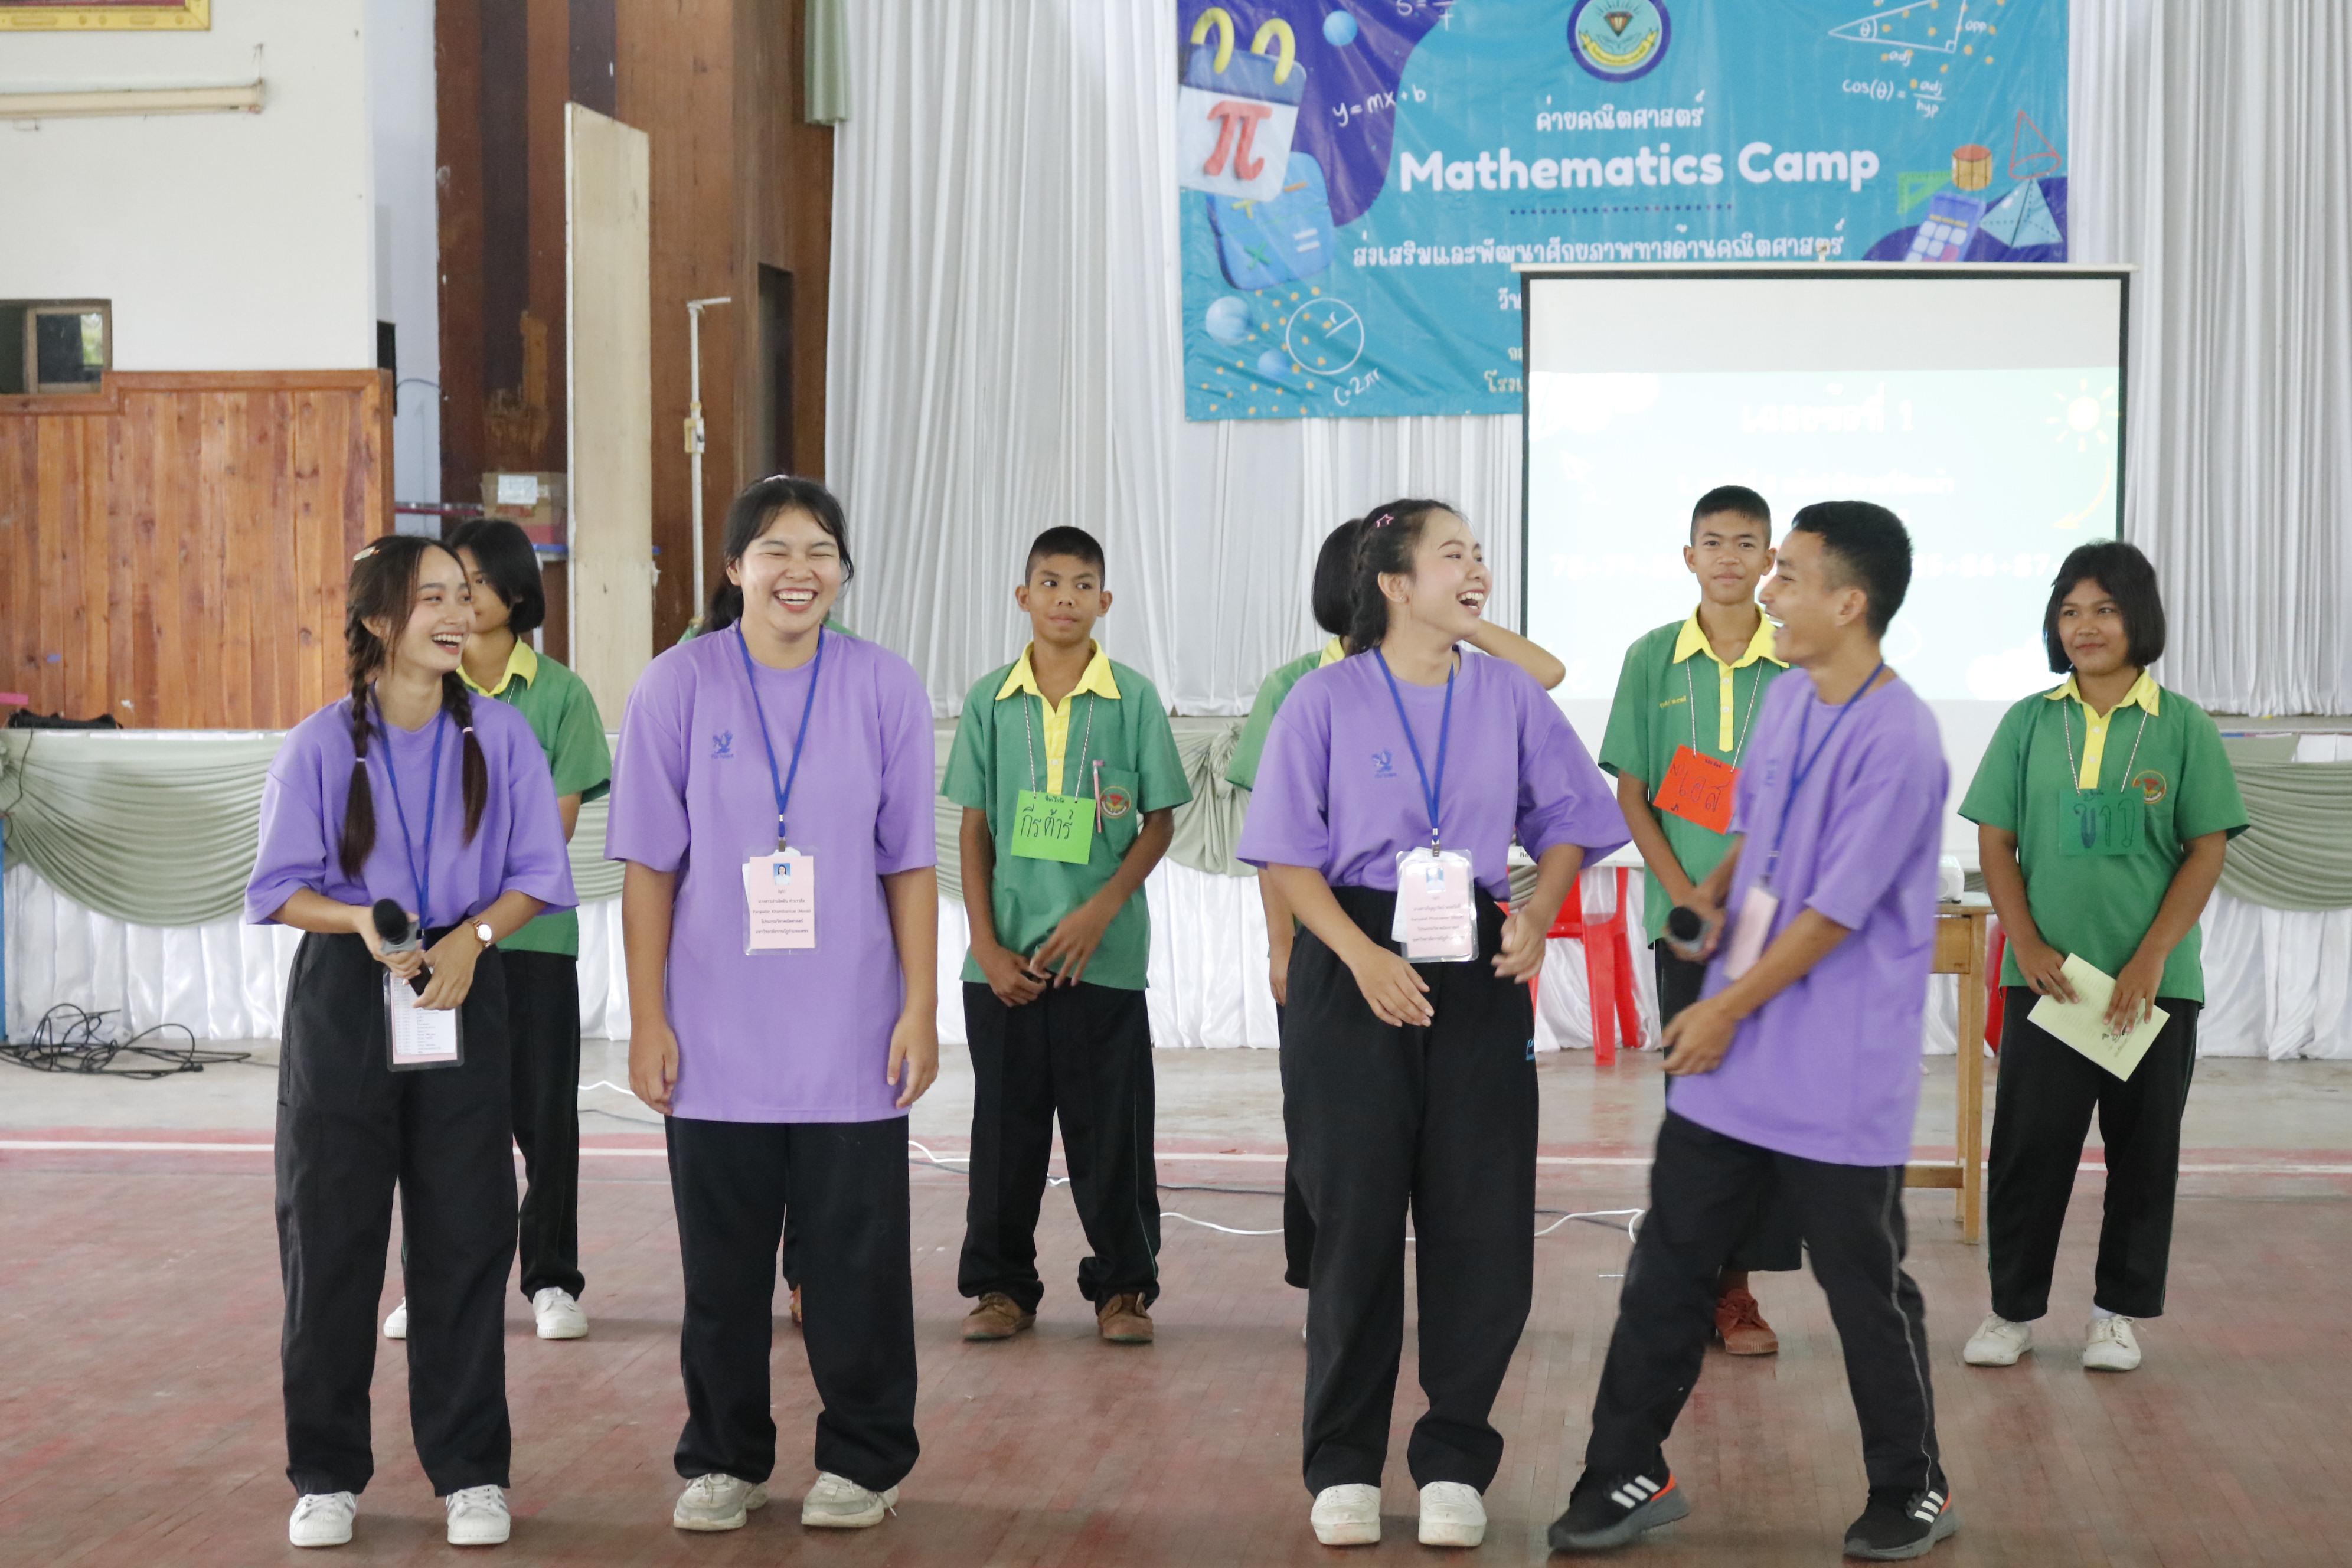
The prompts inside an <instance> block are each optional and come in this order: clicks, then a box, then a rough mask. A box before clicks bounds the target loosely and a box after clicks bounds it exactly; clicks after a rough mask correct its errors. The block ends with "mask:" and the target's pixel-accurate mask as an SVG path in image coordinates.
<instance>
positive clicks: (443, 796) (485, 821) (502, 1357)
mask: <svg viewBox="0 0 2352 1568" xmlns="http://www.w3.org/2000/svg"><path fill="white" fill-rule="evenodd" d="M347 597H348V603H349V609H348V611H347V613H346V616H345V622H344V640H345V643H346V645H347V647H348V649H349V662H350V669H351V681H352V691H351V696H350V697H349V698H348V699H345V700H339V701H337V702H335V703H333V704H331V705H330V706H329V707H326V708H323V709H321V710H319V711H318V712H316V713H314V714H312V715H311V716H310V718H308V719H306V720H304V721H302V722H301V723H299V724H298V725H296V726H295V727H294V729H293V730H292V731H290V732H289V734H288V735H287V737H286V743H285V745H284V746H283V747H281V748H280V749H279V751H278V756H277V758H276V760H275V761H273V762H272V763H270V766H269V780H268V784H267V785H266V786H265V787H264V789H263V791H262V796H261V842H260V847H259V852H258V854H257V856H256V858H255V861H254V868H253V876H252V879H251V880H250V881H248V882H247V885H246V894H245V910H246V918H247V920H249V921H253V922H255V923H256V924H263V923H267V922H269V921H276V922H278V923H279V924H282V925H289V926H293V927H295V928H296V929H298V930H299V931H307V932H309V933H310V934H308V935H307V936H305V937H304V938H303V939H302V945H301V947H300V949H299V951H298V952H296V953H295V956H294V972H293V975H292V978H291V979H290V981H289V984H288V986H287V992H286V1017H285V1024H284V1028H283V1037H284V1038H283V1045H282V1047H281V1049H280V1056H279V1061H278V1136H277V1149H278V1257H279V1259H280V1262H281V1265H282V1267H283V1268H284V1271H285V1277H286V1326H285V1333H284V1335H283V1340H282V1343H281V1347H280V1351H279V1355H280V1360H281V1362H282V1365H283V1372H284V1376H285V1384H286V1450H287V1461H288V1462H287V1468H286V1474H287V1477H288V1479H290V1480H292V1481H293V1483H294V1488H295V1490H296V1492H297V1493H298V1494H299V1500H298V1501H297V1502H296V1504H295V1507H294V1517H293V1520H292V1521H291V1523H290V1524H289V1531H288V1533H289V1539H291V1540H292V1542H293V1543H294V1544H295V1545H297V1546H338V1545H341V1544H342V1543H343V1542H347V1541H349V1540H350V1539H351V1537H352V1514H353V1512H354V1511H355V1510H356V1504H355V1502H354V1498H355V1495H356V1494H357V1493H359V1492H361V1491H363V1490H365V1489H366V1487H367V1484H368V1480H369V1478H370V1477H371V1475H372V1474H373V1471H374V1468H375V1467H374V1458H373V1453H372V1452H371V1448H370V1443H369V1432H368V1414H367V1411H368V1383H369V1379H370V1377H371V1375H372V1374H373V1371H374V1368H375V1311H376V1299H377V1297H378V1296H379V1295H381V1294H382V1293H383V1261H384V1248H385V1246H386V1244H387V1242H388V1241H389V1239H390V1236H391V1230H392V1194H393V1188H394V1183H395V1182H397V1183H398V1185H399V1189H400V1198H401V1218H402V1231H403V1235H404V1238H405V1241H406V1250H405V1255H404V1263H403V1268H404V1274H405V1276H406V1280H407V1288H408V1316H409V1334H408V1405H409V1421H410V1425H411V1426H412V1428H413V1429H414V1431H415V1439H416V1457H417V1458H418V1459H419V1460H420V1461H422V1462H423V1464H424V1467H425V1476H426V1478H427V1479H430V1480H431V1481H432V1483H433V1489H434V1491H435V1492H436V1493H438V1494H439V1495H440V1496H441V1497H442V1498H443V1500H445V1502H446V1507H447V1511H448V1534H449V1541H450V1543H451V1544H453V1545H459V1546H468V1545H475V1546H478V1545H490V1544H495V1543H497V1542H503V1541H504V1540H506V1539H507V1534H508V1530H509V1521H508V1514H507V1504H506V1498H505V1495H504V1493H503V1491H502V1489H503V1488H504V1487H505V1486H506V1484H507V1468H508V1458H509V1451H510V1449H511V1447H512V1441H511V1437H510V1435H509V1427H508V1425H507V1402H506V1350H505V1332H506V1325H505V1313H504V1301H503V1298H504V1295H505V1291H506V1279H507V1269H508V1267H509V1265H510V1264H511V1263H512V1262H513V1261H514V1247H515V1184H514V1167H513V1165H512V1164H511V1163H510V1160H509V1152H508V1151H509V1110H508V1103H509V1096H508V1083H507V1079H508V1065H509V1051H508V1036H507V997H506V975H505V970H504V968H503V965H502V961H501V959H500V957H499V951H498V949H497V947H496V946H495V945H493V944H494V943H496V942H498V941H499V939H501V938H503V937H508V936H511V935H512V934H514V933H515V932H516V931H520V930H521V929H522V927H523V926H524V925H526V924H527V923H529V922H530V920H531V918H532V917H533V916H535V915H537V914H538V913H539V912H540V911H541V910H547V909H569V908H570V907H571V906H572V864H571V861H570V859H569V858H568V857H567V856H566V855H565V853H564V847H563V830H562V826H561V825H560V824H559V822H558V820H557V817H556V808H555V787H554V784H552V782H551V780H550V778H549V776H548V769H547V758H546V756H545V754H544V753H542V752H541V751H540V748H539V742H538V741H537V739H536V738H534V737H533V736H532V734H531V731H530V722H529V721H526V720H525V719H524V718H523V716H522V715H521V714H520V713H519V712H517V711H515V710H513V709H511V708H509V707H508V706H507V705H506V704H505V703H502V702H479V703H478V702H475V701H473V700H471V699H470V698H469V697H468V696H467V691H466V688H465V685H464V683H463V682H462V681H460V680H459V679H457V662H458V658H459V656H460V654H461V652H462V650H463V649H464V647H465V642H466V634H467V631H469V630H470V629H471V628H472V626H473V608H472V604H471V600H470V599H469V597H468V595H467V589H466V574H465V572H464V570H463V568H461V567H460V566H459V565H458V563H457V557H456V556H455V555H452V554H451V553H450V552H448V551H446V550H445V549H443V548H442V547H441V546H440V545H438V544H436V543H433V542H430V541H427V540H424V539H418V538H413V537H407V538H404V537H392V538H385V539H379V540H377V541H376V542H374V543H373V544H371V545H369V546H368V547H367V548H366V549H365V550H362V552H360V553H359V556H358V558H357V560H356V561H355V562H354V563H353V564H352V574H351V585H350V590H349V593H348V595H347ZM387 900H388V902H387ZM376 910H382V911H383V915H384V916H385V919H386V923H388V924H390V925H392V926H394V927H395V928H400V927H405V926H406V925H407V924H408V923H409V922H411V921H414V923H415V925H416V926H417V927H418V928H421V929H420V931H419V932H418V935H419V936H420V937H421V941H422V944H423V945H422V946H421V947H410V948H408V949H407V950H406V951H403V952H387V951H385V942H386V941H387V940H390V941H392V942H395V943H396V942H399V941H400V936H401V932H400V931H399V930H397V929H395V930H394V932H393V933H392V934H391V936H390V937H389V939H387V937H386V935H385V934H383V932H382V931H380V929H379V926H378V922H377V921H376V919H375V918H374V911H376ZM395 1001H397V1002H398V1003H399V1004H401V1009H400V1013H401V1015H404V1016H401V1018H400V1022H401V1025H402V1027H401V1028H400V1030H399V1032H398V1033H395V1032H394V1023H393V1020H394V1016H395V1015H394V1012H393V1004H394V1002H395ZM412 1003H413V1005H414V1008H415V1009H421V1011H413V1010H412V1009H411V1006H410V1004H412ZM452 1011H454V1012H455V1013H456V1014H457V1030H456V1037H455V1040H454V1042H452V1041H449V1040H448V1039H447V1037H446V1035H445V1036H443V1037H442V1038H439V1039H436V1038H434V1037H433V1036H434V1034H435V1033H436V1031H435V1030H434V1029H432V1028H427V1029H425V1030H424V1031H420V1032H421V1033H422V1034H424V1036H425V1039H424V1041H423V1042H422V1043H423V1044H425V1045H427V1046H431V1047H438V1048H433V1049H425V1050H415V1049H407V1050H404V1049H403V1048H401V1044H402V1042H403V1041H406V1040H411V1039H413V1036H412V1033H411V1031H410V1030H409V1029H408V1028H407V1027H406V1025H407V1024H408V1023H410V1022H411V1021H412V1020H424V1021H425V1023H426V1024H428V1025H434V1024H438V1023H439V1022H440V1021H443V1020H446V1019H447V1018H448V1017H449V1016H450V1013H451V1012H452ZM441 1027H442V1028H444V1029H446V1025H442V1026H441ZM451 1044H454V1046H455V1047H456V1048H455V1051H454V1053H453V1052H452V1051H451V1050H450V1049H448V1048H447V1047H448V1046H449V1045H451ZM453 1055H454V1058H455V1059H452V1056H453Z"/></svg>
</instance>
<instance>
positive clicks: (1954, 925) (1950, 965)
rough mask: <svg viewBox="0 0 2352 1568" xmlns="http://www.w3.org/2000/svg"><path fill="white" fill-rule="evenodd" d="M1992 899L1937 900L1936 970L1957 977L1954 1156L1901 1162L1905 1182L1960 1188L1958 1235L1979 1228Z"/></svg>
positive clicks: (1971, 1234)
mask: <svg viewBox="0 0 2352 1568" xmlns="http://www.w3.org/2000/svg"><path fill="white" fill-rule="evenodd" d="M1991 918H1992V905H1991V904H1990V902H1988V901H1986V900H1984V898H1983V897H1982V895H1979V896H1977V897H1975V898H1972V899H1961V900H1952V901H1949V902H1946V903H1941V904H1938V905H1937V906H1936V961H1935V963H1934V965H1933V967H1932V969H1931V971H1930V973H1936V974H1957V975H1958V976H1959V977H1960V1039H1959V1046H1960V1049H1959V1055H1958V1056H1957V1057H1956V1058H1953V1060H1954V1063H1955V1066H1956V1068H1957V1070H1958V1074H1959V1092H1958V1095H1957V1096H1956V1098H1957V1099H1958V1101H1959V1130H1958V1138H1957V1139H1956V1140H1955V1147H1956V1148H1957V1149H1958V1152H1959V1158H1958V1159H1957V1160H1950V1161H1944V1160H1935V1161H1918V1160H1915V1161H1913V1162H1912V1163H1910V1164H1908V1165H1906V1166H1905V1167H1904V1172H1903V1184H1904V1185H1905V1186H1906V1187H1957V1188H1958V1189H1959V1211H1960V1239H1961V1240H1962V1241H1967V1242H1974V1241H1976V1240H1978V1239H1979V1237H1981V1236H1982V1235H1983V1234H1984V1031H1985V999H1986V977H1985V969H1984V963H1985V936H1986V930H1985V928H1986V923H1987V922H1988V921H1990V920H1991Z"/></svg>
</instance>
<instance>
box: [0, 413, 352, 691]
mask: <svg viewBox="0 0 2352 1568" xmlns="http://www.w3.org/2000/svg"><path fill="white" fill-rule="evenodd" d="M391 458H392V385H391V377H390V375H389V374H386V373H383V372H380V371H310V372H282V373H281V372H236V373H221V374H190V373H183V372H157V373H147V374H129V373H125V374H110V375H108V376H107V377H106V379H105V381H104V383H103V384H102V387H101V390H100V392H99V393H98V394H97V395H94V396H74V397H0V567H5V578H0V658H5V671H0V687H5V688H6V689H11V690H23V691H26V692H27V693H29V694H30V695H31V697H32V699H33V705H34V706H35V707H36V708H37V709H38V710H41V711H43V712H65V713H68V714H71V715H73V716H74V717H77V718H89V717H94V716H95V715H97V714H100V713H111V714H113V715H114V717H115V718H116V719H117V720H118V721H121V722H122V723H124V724H126V725H131V726H133V727H136V728H141V729H272V730H274V729H283V728H285V727H287V726H289V725H291V724H294V723H296V722H298V721H300V720H301V719H302V718H304V717H305V716H306V715H308V714H309V713H310V712H311V711H313V710H316V709H318V708H320V707H321V706H323V705H324V704H325V703H327V702H328V701H329V700H331V699H333V698H334V697H336V696H338V695H340V694H341V692H342V691H343V689H344V681H343V673H342V664H343V651H342V642H343V637H342V618H343V582H344V575H345V573H346V571H347V570H348V568H349V565H350V562H351V557H352V553H353V552H355V551H357V550H358V549H359V547H360V546H361V545H362V544H363V543H364V542H367V540H369V539H371V538H373V537H374V536H375V535H377V534H380V533H385V532H389V531H391V528H392V491H391Z"/></svg>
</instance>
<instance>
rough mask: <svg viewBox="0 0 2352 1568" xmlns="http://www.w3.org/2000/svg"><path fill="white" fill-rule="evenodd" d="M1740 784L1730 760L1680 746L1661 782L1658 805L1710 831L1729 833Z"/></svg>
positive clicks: (1737, 772)
mask: <svg viewBox="0 0 2352 1568" xmlns="http://www.w3.org/2000/svg"><path fill="white" fill-rule="evenodd" d="M1738 787H1739V770H1738V768H1735V767H1733V766H1732V765H1731V764H1730V763H1726V762H1719V761H1717V759H1715V758H1713V757H1703V756H1701V755H1699V754H1698V753H1697V752H1694V751H1692V750H1691V749H1690V748H1689V747H1688V746H1676V747H1675V760H1674V761H1673V762H1672V763H1669V764H1668V765H1667V767H1666V777H1665V781H1664V783H1663V784H1660V785H1659V786H1658V795H1657V806H1658V809H1659V810H1660V811H1668V812H1672V813H1674V815H1675V816H1679V817H1681V818H1682V819H1683V820H1684V821H1685V822H1695V823H1696V824H1697V825H1698V826H1701V827H1704V828H1706V830H1707V831H1708V832H1709V833H1728V832H1730V831H1731V802H1732V794H1733V792H1734V791H1735V790H1737V789H1738Z"/></svg>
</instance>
